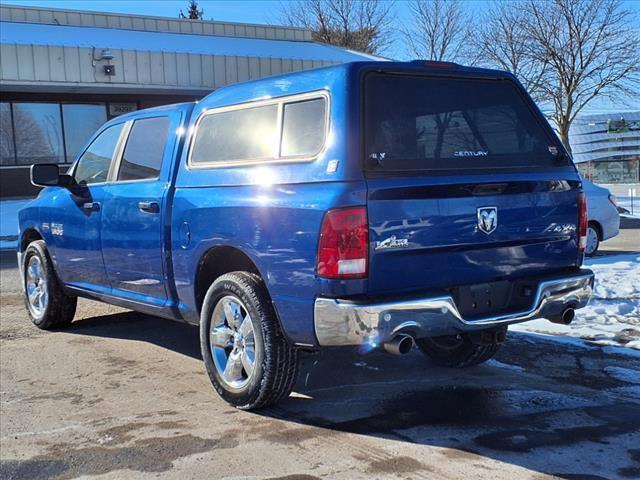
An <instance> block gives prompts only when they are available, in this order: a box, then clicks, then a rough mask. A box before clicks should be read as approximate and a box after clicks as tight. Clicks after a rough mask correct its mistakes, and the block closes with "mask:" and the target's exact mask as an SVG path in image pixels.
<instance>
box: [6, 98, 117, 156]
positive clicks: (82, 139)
mask: <svg viewBox="0 0 640 480" xmlns="http://www.w3.org/2000/svg"><path fill="white" fill-rule="evenodd" d="M106 121H107V105H106V104H105V103H63V104H60V103H42V102H0V165H1V166H8V165H31V164H33V163H72V162H73V161H74V160H75V158H76V156H77V155H78V153H80V151H81V150H82V148H83V147H84V146H85V145H86V143H87V142H88V141H89V139H90V138H91V136H92V135H93V134H94V132H95V131H96V130H98V128H100V126H101V125H102V124H104V123H105V122H106Z"/></svg>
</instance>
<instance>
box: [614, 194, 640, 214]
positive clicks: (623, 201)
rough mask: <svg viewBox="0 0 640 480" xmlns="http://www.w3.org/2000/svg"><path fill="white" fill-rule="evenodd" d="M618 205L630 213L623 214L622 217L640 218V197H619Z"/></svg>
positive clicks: (617, 199)
mask: <svg viewBox="0 0 640 480" xmlns="http://www.w3.org/2000/svg"><path fill="white" fill-rule="evenodd" d="M616 205H618V206H619V207H622V208H625V209H626V210H627V211H628V212H629V213H621V214H620V215H621V216H623V217H638V218H640V197H633V198H631V197H626V196H625V197H617V198H616Z"/></svg>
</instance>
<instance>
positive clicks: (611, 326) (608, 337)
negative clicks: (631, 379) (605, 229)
mask: <svg viewBox="0 0 640 480" xmlns="http://www.w3.org/2000/svg"><path fill="white" fill-rule="evenodd" d="M585 263H586V265H587V266H588V267H589V268H591V269H592V270H593V271H594V273H595V274H596V282H595V289H594V293H593V297H592V298H591V301H590V302H589V305H587V306H586V307H585V308H583V309H581V310H578V311H576V318H575V320H574V321H573V322H572V323H571V325H558V324H555V323H551V322H549V321H547V320H543V319H539V320H532V321H530V322H526V323H522V324H519V325H514V326H512V327H511V329H513V330H515V331H525V332H536V333H544V334H551V335H568V336H571V337H578V338H582V339H585V340H591V341H595V342H596V343H599V344H603V345H624V346H626V347H630V348H635V349H638V350H640V253H634V254H626V255H611V256H602V257H595V258H592V259H589V260H587V261H586V262H585Z"/></svg>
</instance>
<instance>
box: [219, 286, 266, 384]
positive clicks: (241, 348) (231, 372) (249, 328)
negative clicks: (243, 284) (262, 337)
mask: <svg viewBox="0 0 640 480" xmlns="http://www.w3.org/2000/svg"><path fill="white" fill-rule="evenodd" d="M209 344H210V346H211V356H212V357H213V363H214V364H215V366H216V370H217V371H218V374H219V376H220V378H221V380H222V381H223V382H224V383H225V384H226V385H227V386H228V387H230V388H232V389H241V388H243V387H244V386H245V385H246V384H247V383H249V380H251V377H252V375H253V372H254V370H255V366H256V339H255V332H254V330H253V322H252V321H251V316H250V315H249V312H248V311H247V309H246V307H245V306H244V305H243V304H242V302H241V301H240V300H239V299H238V298H236V297H234V296H231V295H227V296H226V297H222V298H221V299H220V300H219V301H218V304H217V305H216V308H215V309H214V310H213V315H212V318H211V328H210V330H209Z"/></svg>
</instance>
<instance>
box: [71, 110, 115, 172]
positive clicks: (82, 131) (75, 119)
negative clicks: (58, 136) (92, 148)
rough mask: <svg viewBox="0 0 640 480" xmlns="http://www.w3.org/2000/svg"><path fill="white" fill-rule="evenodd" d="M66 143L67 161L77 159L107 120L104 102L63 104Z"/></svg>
mask: <svg viewBox="0 0 640 480" xmlns="http://www.w3.org/2000/svg"><path fill="white" fill-rule="evenodd" d="M62 120H63V124H64V143H65V150H66V157H67V163H71V162H73V161H74V160H75V158H76V156H77V155H78V153H80V150H81V149H82V148H83V147H84V146H85V145H86V144H87V142H88V141H89V139H90V138H91V136H92V135H93V134H94V133H95V131H96V130H98V128H100V126H101V125H102V124H103V123H105V122H106V121H107V107H106V105H105V104H104V103H103V104H93V105H92V104H88V103H85V104H62Z"/></svg>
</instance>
